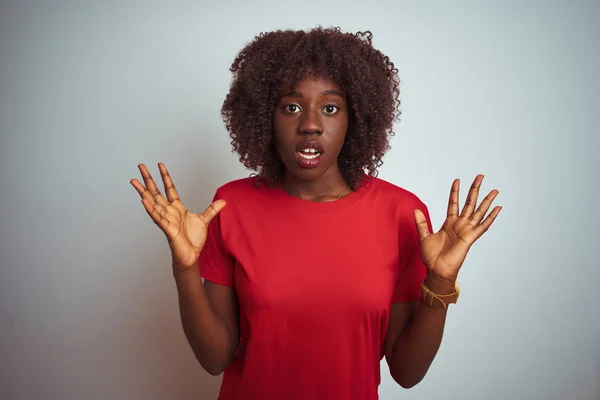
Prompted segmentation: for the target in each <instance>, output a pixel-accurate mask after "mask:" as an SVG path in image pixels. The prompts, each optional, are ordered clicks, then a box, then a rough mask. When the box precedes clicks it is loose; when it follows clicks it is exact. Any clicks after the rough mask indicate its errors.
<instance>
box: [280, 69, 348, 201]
mask: <svg viewBox="0 0 600 400" xmlns="http://www.w3.org/2000/svg"><path fill="white" fill-rule="evenodd" d="M273 130H274V133H275V138H274V139H275V145H276V148H277V151H278V153H279V156H280V157H281V159H282V161H283V163H284V165H285V167H286V173H285V178H284V182H283V188H284V189H285V190H286V191H287V192H288V193H290V194H291V195H293V196H295V197H298V198H300V199H303V200H309V201H332V200H336V199H337V198H338V196H339V194H340V193H342V194H344V193H346V194H348V193H349V192H350V188H349V187H348V185H347V183H346V181H345V180H344V178H343V177H342V174H341V172H340V169H339V166H338V162H337V158H338V155H339V154H340V152H341V150H342V146H343V144H344V139H345V138H346V131H347V130H348V109H347V106H346V98H345V95H344V93H343V92H342V90H341V89H340V87H339V86H338V85H337V84H336V83H335V82H333V81H331V80H329V79H325V78H322V77H315V76H313V75H309V76H308V77H307V78H305V79H304V80H302V81H301V82H300V83H299V85H298V86H297V87H296V88H294V89H293V90H284V93H283V95H282V96H281V97H280V99H279V102H278V104H277V108H276V109H275V112H274V114H273ZM304 140H315V141H318V142H319V143H320V144H321V145H322V146H323V148H324V150H325V151H324V153H323V162H322V163H321V164H320V165H319V166H318V167H317V168H312V169H307V168H302V167H300V166H299V165H298V164H297V162H296V159H295V149H296V145H297V144H298V143H299V142H302V141H304Z"/></svg>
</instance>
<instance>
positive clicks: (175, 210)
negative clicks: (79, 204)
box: [131, 164, 225, 268]
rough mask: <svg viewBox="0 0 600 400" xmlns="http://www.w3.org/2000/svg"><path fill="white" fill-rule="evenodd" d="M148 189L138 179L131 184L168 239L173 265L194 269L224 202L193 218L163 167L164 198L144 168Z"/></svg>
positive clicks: (143, 167) (193, 215)
mask: <svg viewBox="0 0 600 400" xmlns="http://www.w3.org/2000/svg"><path fill="white" fill-rule="evenodd" d="M139 168H140V172H141V173H142V177H143V179H144V183H145V186H144V185H142V184H141V183H140V182H139V181H138V180H137V179H133V180H132V181H131V184H132V185H133V186H134V187H135V189H136V190H137V191H138V193H139V194H140V196H141V197H142V203H143V205H144V208H145V209H146V212H148V215H150V217H151V218H152V220H153V221H154V222H155V223H156V225H158V227H159V228H160V229H161V230H162V231H163V232H164V233H165V235H166V236H167V241H168V242H169V246H170V248H171V255H172V258H173V264H174V265H175V266H179V267H181V268H192V267H193V266H194V264H195V262H196V260H197V259H198V256H199V255H200V251H201V250H202V247H203V246H204V243H205V242H206V236H207V232H208V224H209V223H210V221H211V220H212V219H213V218H214V217H215V216H216V215H217V214H218V213H219V211H220V210H221V209H223V207H224V206H225V202H224V201H222V200H219V201H216V202H214V203H213V204H211V205H210V206H209V207H208V208H207V209H206V210H204V212H202V213H200V214H193V213H191V212H190V211H189V210H187V209H186V208H185V206H184V205H183V203H182V202H181V200H180V199H179V195H178V193H177V190H176V189H175V185H174V184H173V181H172V179H171V177H170V175H169V173H168V171H167V169H166V167H165V166H164V165H163V164H159V170H160V174H161V177H162V180H163V184H164V187H165V192H166V194H167V197H166V198H165V197H164V196H163V195H162V193H161V192H160V190H159V189H158V187H157V186H156V183H155V182H154V179H152V176H151V175H150V173H149V172H148V169H147V168H146V166H145V165H143V164H141V165H140V166H139Z"/></svg>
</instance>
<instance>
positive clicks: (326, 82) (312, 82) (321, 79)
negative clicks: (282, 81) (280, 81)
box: [281, 74, 342, 96]
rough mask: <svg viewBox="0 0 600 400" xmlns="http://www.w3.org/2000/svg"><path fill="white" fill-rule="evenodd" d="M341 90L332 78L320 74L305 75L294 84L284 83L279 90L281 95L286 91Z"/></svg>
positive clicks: (319, 91)
mask: <svg viewBox="0 0 600 400" xmlns="http://www.w3.org/2000/svg"><path fill="white" fill-rule="evenodd" d="M332 91H333V92H342V90H341V89H340V86H339V85H338V84H337V83H336V82H335V81H333V80H332V79H330V78H328V77H325V76H322V75H316V76H315V75H311V74H309V75H307V76H305V77H304V78H302V79H301V80H300V81H299V82H298V83H297V84H296V85H295V86H293V87H292V86H291V85H286V86H284V88H283V89H282V90H281V95H284V96H285V95H287V94H288V93H300V94H302V93H323V92H326V93H327V94H331V92H332Z"/></svg>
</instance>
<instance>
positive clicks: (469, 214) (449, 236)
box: [414, 175, 502, 281]
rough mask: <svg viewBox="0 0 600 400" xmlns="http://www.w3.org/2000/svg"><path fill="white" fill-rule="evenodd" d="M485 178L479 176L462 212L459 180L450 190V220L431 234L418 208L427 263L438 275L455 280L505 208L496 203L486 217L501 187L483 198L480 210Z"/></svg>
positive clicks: (420, 235)
mask: <svg viewBox="0 0 600 400" xmlns="http://www.w3.org/2000/svg"><path fill="white" fill-rule="evenodd" d="M482 181H483V175H477V177H476V178H475V180H474V181H473V185H472V186H471V189H470V190H469V194H468V196H467V201H466V202H465V206H464V208H463V210H462V212H461V213H460V215H459V214H458V191H459V188H460V181H459V180H458V179H455V180H454V182H453V183H452V188H451V190H450V199H449V201H448V213H447V216H446V220H445V221H444V224H443V225H442V227H441V229H440V230H439V231H438V232H437V233H434V234H432V233H429V229H428V226H427V220H426V219H425V215H423V213H422V212H421V211H420V210H415V211H414V217H415V223H416V225H417V230H418V232H419V239H420V241H421V256H422V259H423V262H424V263H425V265H426V266H427V268H428V269H429V273H433V274H434V276H435V277H438V278H441V279H444V280H448V281H455V280H456V277H457V275H458V271H459V270H460V267H461V266H462V264H463V262H464V261H465V258H466V257H467V252H468V251H469V249H470V248H471V246H472V245H473V243H475V241H476V240H477V239H479V238H480V237H481V236H482V235H483V234H484V233H485V232H486V231H487V230H488V229H489V227H490V226H491V225H492V223H493V222H494V220H495V219H496V217H497V216H498V213H499V212H500V210H501V209H502V207H500V206H496V207H495V208H494V209H493V210H492V211H491V212H490V214H489V215H488V216H487V217H486V218H485V219H483V217H484V216H485V214H486V213H487V211H488V209H489V208H490V205H491V204H492V202H493V201H494V199H495V198H496V196H497V195H498V193H499V192H498V190H496V189H494V190H492V191H491V192H490V193H489V194H488V195H487V196H486V197H485V199H483V201H482V202H481V204H480V205H479V207H478V208H477V210H475V206H476V205H477V197H478V195H479V188H480V187H481V182H482Z"/></svg>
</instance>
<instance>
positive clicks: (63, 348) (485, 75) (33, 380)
mask: <svg viewBox="0 0 600 400" xmlns="http://www.w3.org/2000/svg"><path fill="white" fill-rule="evenodd" d="M599 17H600V5H599V4H598V2H592V1H573V2H566V1H563V2H560V1H527V2H524V1H521V2H519V1H496V2H492V1H478V2H476V1H455V2H444V1H427V2H425V1H388V2H384V1H371V2H370V3H368V4H367V2H363V3H361V4H356V5H353V4H351V3H350V2H348V1H338V0H329V1H266V0H263V1H253V2H244V1H241V0H236V1H220V2H200V1H196V2H192V1H172V2H169V3H168V4H167V2H163V3H158V2H144V3H142V2H137V3H136V2H131V1H130V2H118V1H112V2H108V1H105V2H94V3H91V2H90V3H88V2H75V1H71V2H67V1H41V0H40V1H12V2H6V1H4V2H2V5H1V6H0V102H1V103H0V105H1V107H0V133H1V142H0V148H1V157H2V158H1V163H2V164H1V169H0V179H1V182H0V207H1V214H0V228H1V241H0V246H1V247H0V257H1V258H0V260H1V267H2V268H1V270H0V274H1V275H0V346H1V347H0V363H1V364H0V372H1V374H0V398H2V399H6V400H13V399H27V400H30V399H148V400H151V399H215V398H216V395H217V392H218V389H219V383H220V378H213V377H210V376H209V375H208V374H206V373H205V372H204V371H203V370H202V369H201V367H200V366H199V364H197V362H196V361H195V359H194V357H193V355H192V352H191V350H190V349H189V348H188V345H187V343H186V341H185V338H184V336H183V333H182V329H181V327H180V322H179V316H178V311H177V300H176V292H175V286H174V283H173V280H172V277H171V272H170V263H169V260H170V256H169V252H168V248H167V245H166V242H165V240H164V238H163V236H162V234H161V232H160V231H159V230H158V228H157V227H155V226H154V225H153V223H152V222H151V221H150V219H149V218H148V216H147V215H146V213H145V212H144V210H143V208H142V206H141V204H140V202H139V197H138V195H137V193H136V192H135V190H134V189H133V188H132V187H130V186H129V180H130V179H131V178H133V177H136V176H138V174H137V169H136V165H137V164H138V163H140V162H145V163H147V164H148V165H149V166H150V168H151V171H152V172H154V173H155V174H157V168H156V163H157V162H158V161H163V162H165V163H166V165H167V166H168V167H169V169H170V171H171V173H172V175H173V177H174V179H175V183H176V184H177V185H178V188H179V191H180V194H181V195H182V198H183V199H184V201H185V202H186V204H187V205H188V207H189V208H191V209H192V210H193V211H200V210H202V209H203V208H204V207H205V206H206V205H207V204H208V202H209V201H210V199H211V198H212V196H213V193H214V190H215V189H216V188H217V187H218V186H220V185H221V184H223V183H225V182H227V181H229V180H232V179H236V178H240V177H244V176H247V175H248V174H249V172H248V171H245V170H244V169H243V167H242V166H241V165H240V164H239V163H238V161H237V157H236V156H235V155H234V154H232V153H231V151H230V145H229V137H228V135H227V133H226V131H225V129H224V126H223V123H222V121H221V119H220V114H219V110H220V107H221V104H222V102H223V99H224V97H225V94H226V93H227V90H228V86H229V80H230V74H229V71H228V68H229V65H230V64H231V62H232V61H233V59H234V57H235V55H236V53H237V52H238V51H239V50H240V49H241V48H242V47H243V45H244V44H246V43H247V42H248V41H250V40H251V39H252V38H253V37H254V36H255V35H257V34H258V33H260V32H261V31H267V30H273V29H280V28H294V29H310V28H312V27H314V26H316V25H323V26H334V25H339V26H341V27H342V28H343V30H345V31H353V32H355V31H358V30H371V31H372V32H373V33H374V43H375V46H376V47H377V48H379V49H380V50H382V51H383V52H384V53H386V54H387V55H389V56H390V58H391V59H392V61H394V62H395V64H396V65H397V67H398V69H399V73H400V77H401V79H402V94H401V100H402V111H403V116H402V121H401V122H400V123H398V125H397V126H396V129H395V130H396V132H397V135H396V136H395V138H394V139H393V142H392V145H393V150H392V151H390V152H389V153H388V155H387V156H386V158H385V165H384V166H383V167H382V168H381V171H380V172H381V173H380V177H382V178H384V179H386V180H389V181H391V182H393V183H395V184H397V185H400V186H402V187H405V188H407V189H409V190H411V191H413V192H414V193H416V194H417V195H418V196H419V197H420V198H421V199H422V200H423V201H424V202H425V203H426V204H427V205H428V206H429V209H430V211H431V217H432V219H433V224H434V228H435V229H438V228H439V227H440V225H441V223H442V222H443V218H444V214H445V210H446V202H447V197H448V191H449V188H450V184H451V183H452V180H453V179H454V178H456V177H458V178H461V180H462V184H463V192H462V195H463V196H462V197H461V201H463V200H464V194H465V193H466V189H467V187H468V185H469V184H470V183H471V181H472V179H473V178H474V177H475V175H476V174H478V173H484V174H485V175H486V179H485V180H484V185H483V189H484V192H485V193H487V192H489V190H491V189H493V188H497V189H498V190H499V191H500V195H499V196H498V199H497V201H496V203H497V204H499V205H502V206H504V209H503V211H502V212H501V214H500V216H499V218H498V219H497V221H496V223H495V224H494V226H493V227H492V229H491V230H490V231H488V233H487V234H486V235H485V236H484V237H483V238H482V239H481V240H480V241H479V242H478V243H477V244H476V245H475V246H474V247H473V249H472V251H471V253H470V255H469V257H468V258H467V261H466V263H465V265H464V268H463V270H462V271H461V275H460V283H461V287H462V291H463V292H462V297H461V300H460V304H459V305H457V306H455V307H452V310H451V311H450V313H449V318H448V323H447V329H446V335H445V337H444V341H443V344H442V348H441V350H440V352H439V354H438V356H437V358H436V360H435V361H434V363H433V366H432V368H431V370H430V372H429V374H428V375H427V377H426V378H425V379H424V381H423V382H422V383H421V384H419V385H418V386H416V387H415V388H413V389H411V390H408V391H407V390H404V389H402V388H401V387H399V386H398V385H396V384H395V383H394V382H393V381H392V380H391V378H390V377H389V375H388V372H387V369H386V367H385V364H382V371H383V381H382V384H381V387H380V397H381V399H384V400H385V399H445V400H449V399H461V400H465V399H586V400H588V399H589V400H592V399H600V384H598V383H597V379H598V378H599V377H600V344H599V342H600V340H599V339H600V312H599V311H598V310H599V306H598V304H599V302H600V297H598V293H599V291H598V290H599V283H600V272H599V270H600V262H599V261H598V259H599V256H600V251H599V245H598V239H599V234H598V226H599V222H600V218H599V216H600V215H599V211H598V206H597V201H598V198H599V197H600V196H599V195H600V190H599V187H600V179H599V178H598V172H599V170H600V168H599V161H598V157H599V156H600V152H599V151H598V147H599V145H600V142H599V140H598V136H597V126H598V122H599V121H598V120H599V115H600V113H599V111H600V101H599V100H600V94H599V93H600V80H599V79H598V71H600V45H599V38H600V28H599V27H600V24H599V23H598V19H599Z"/></svg>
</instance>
